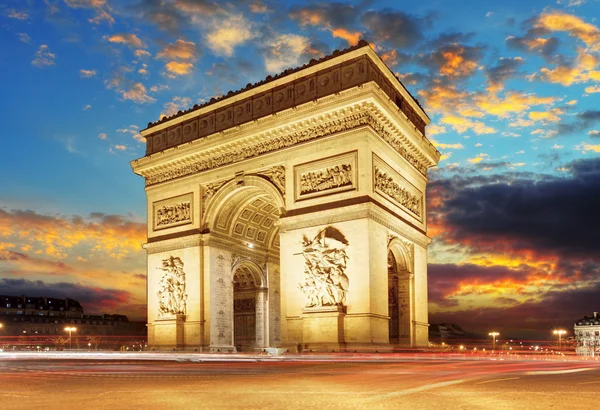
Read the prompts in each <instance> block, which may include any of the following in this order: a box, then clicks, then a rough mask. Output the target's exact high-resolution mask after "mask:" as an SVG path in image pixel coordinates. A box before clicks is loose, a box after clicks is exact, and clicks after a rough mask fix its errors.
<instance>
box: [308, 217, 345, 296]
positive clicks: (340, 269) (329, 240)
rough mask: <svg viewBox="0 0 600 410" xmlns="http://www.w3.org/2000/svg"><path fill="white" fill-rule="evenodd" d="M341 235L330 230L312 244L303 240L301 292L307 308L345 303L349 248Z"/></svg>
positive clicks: (323, 232)
mask: <svg viewBox="0 0 600 410" xmlns="http://www.w3.org/2000/svg"><path fill="white" fill-rule="evenodd" d="M347 245H348V242H347V241H346V238H345V237H344V236H343V235H342V233H341V232H340V231H338V230H337V229H336V228H333V227H327V228H325V229H323V230H322V231H321V232H319V233H318V234H317V236H316V237H315V238H314V239H312V240H310V239H308V238H307V237H306V236H304V238H303V240H302V248H303V250H302V255H303V256H304V259H305V263H304V267H305V268H304V269H305V270H304V274H305V280H304V283H301V284H299V288H300V290H302V292H304V294H305V295H306V297H307V298H308V303H307V305H306V306H307V307H320V306H336V305H340V306H342V305H344V304H345V303H346V294H347V293H348V285H349V280H348V276H346V273H345V270H346V261H347V260H348V255H347V254H346V249H345V248H346V246H347Z"/></svg>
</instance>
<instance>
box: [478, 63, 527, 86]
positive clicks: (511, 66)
mask: <svg viewBox="0 0 600 410" xmlns="http://www.w3.org/2000/svg"><path fill="white" fill-rule="evenodd" d="M523 63H524V60H523V58H521V57H514V58H504V57H503V58H501V59H500V60H499V61H498V62H497V63H496V65H495V66H493V67H488V68H486V70H485V72H486V76H487V79H488V83H489V87H490V88H491V91H493V92H497V91H499V90H502V89H503V88H504V83H505V82H506V81H507V80H508V79H510V78H512V77H514V76H515V75H516V74H517V70H518V69H519V68H520V67H521V66H522V65H523Z"/></svg>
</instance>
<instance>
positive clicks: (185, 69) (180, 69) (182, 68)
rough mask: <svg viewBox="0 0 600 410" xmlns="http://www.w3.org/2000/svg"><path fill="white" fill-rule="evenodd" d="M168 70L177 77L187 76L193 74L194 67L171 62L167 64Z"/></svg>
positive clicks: (190, 64) (188, 64) (189, 64)
mask: <svg viewBox="0 0 600 410" xmlns="http://www.w3.org/2000/svg"><path fill="white" fill-rule="evenodd" d="M165 67H166V69H167V70H168V71H169V72H171V73H173V74H176V75H186V74H189V73H191V72H192V68H194V65H193V64H192V63H179V62H177V61H171V62H169V63H167V64H165Z"/></svg>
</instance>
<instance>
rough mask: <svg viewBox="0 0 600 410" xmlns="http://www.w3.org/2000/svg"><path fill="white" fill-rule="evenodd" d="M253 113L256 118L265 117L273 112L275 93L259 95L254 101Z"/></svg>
mask: <svg viewBox="0 0 600 410" xmlns="http://www.w3.org/2000/svg"><path fill="white" fill-rule="evenodd" d="M253 103H254V106H253V107H252V113H253V116H254V118H260V117H264V116H265V115H269V114H271V113H272V112H273V93H272V92H271V91H269V92H267V93H264V94H261V95H257V96H255V97H254V99H253Z"/></svg>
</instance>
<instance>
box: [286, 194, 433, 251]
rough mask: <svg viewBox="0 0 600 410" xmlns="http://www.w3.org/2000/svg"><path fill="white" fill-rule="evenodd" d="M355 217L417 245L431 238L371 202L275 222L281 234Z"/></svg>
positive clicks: (426, 243)
mask: <svg viewBox="0 0 600 410" xmlns="http://www.w3.org/2000/svg"><path fill="white" fill-rule="evenodd" d="M356 219H370V220H372V221H375V222H377V223H378V224H380V225H382V226H384V227H386V228H387V229H389V230H390V231H392V232H394V233H396V234H397V235H399V236H400V237H401V238H403V239H407V240H409V241H411V242H413V243H416V244H417V245H419V246H421V247H424V248H426V247H427V246H428V245H429V243H431V239H430V238H429V237H428V236H427V235H424V234H423V233H421V232H419V231H417V230H416V229H413V228H411V227H409V226H407V225H406V224H405V223H402V221H398V222H395V221H394V219H395V218H393V217H391V216H390V215H389V214H387V213H386V212H385V211H383V210H382V209H379V208H378V207H376V206H374V205H373V204H371V203H364V204H358V205H351V206H347V207H345V208H344V209H343V211H342V212H340V210H339V209H335V210H332V211H323V212H319V213H310V214H306V215H302V216H293V217H286V218H281V219H280V220H279V221H278V222H277V224H278V225H279V231H280V232H281V233H282V234H283V233H285V232H287V231H293V230H296V229H304V228H310V227H312V226H319V225H329V224H335V223H340V222H347V221H352V220H356Z"/></svg>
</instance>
